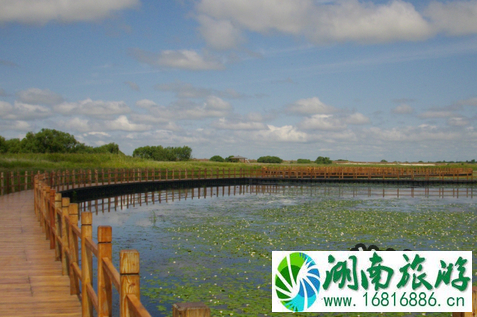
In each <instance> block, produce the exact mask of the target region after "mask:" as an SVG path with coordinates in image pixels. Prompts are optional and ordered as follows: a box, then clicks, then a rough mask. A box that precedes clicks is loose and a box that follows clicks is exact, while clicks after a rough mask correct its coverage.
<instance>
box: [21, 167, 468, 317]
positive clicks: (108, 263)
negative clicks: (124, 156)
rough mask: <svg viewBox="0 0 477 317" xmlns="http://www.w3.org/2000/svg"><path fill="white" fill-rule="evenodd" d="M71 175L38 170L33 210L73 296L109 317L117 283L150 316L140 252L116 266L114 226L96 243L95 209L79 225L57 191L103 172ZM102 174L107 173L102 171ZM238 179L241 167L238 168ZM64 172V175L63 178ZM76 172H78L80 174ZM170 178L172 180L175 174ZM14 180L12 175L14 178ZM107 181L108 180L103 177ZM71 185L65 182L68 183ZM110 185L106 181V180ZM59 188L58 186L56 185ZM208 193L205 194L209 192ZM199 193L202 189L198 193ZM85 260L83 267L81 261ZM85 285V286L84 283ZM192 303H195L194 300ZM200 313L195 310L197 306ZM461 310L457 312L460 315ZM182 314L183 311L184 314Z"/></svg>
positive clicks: (336, 173) (126, 254) (265, 171)
mask: <svg viewBox="0 0 477 317" xmlns="http://www.w3.org/2000/svg"><path fill="white" fill-rule="evenodd" d="M157 172H158V173H159V174H158V179H166V180H173V179H174V177H175V176H178V177H180V178H187V176H188V175H190V177H191V179H194V177H196V178H197V179H200V178H202V179H207V178H221V177H220V176H222V178H226V176H227V175H228V177H229V178H230V177H231V175H232V173H231V171H230V170H229V171H228V173H226V172H225V170H224V169H223V170H222V175H220V170H219V169H217V170H216V171H213V170H212V171H210V172H208V171H207V169H204V170H202V169H199V170H198V171H197V173H195V171H194V170H192V172H191V173H187V171H186V172H184V174H183V176H182V172H179V173H174V170H171V174H169V171H168V170H167V169H166V173H165V177H161V176H162V175H161V174H162V171H161V170H158V171H157ZM119 173H120V176H121V177H119V180H118V177H115V178H114V183H115V182H117V181H120V182H126V181H127V182H129V181H130V180H132V181H149V180H151V177H150V176H149V175H150V174H149V172H146V173H145V174H142V172H141V171H139V170H132V171H126V170H123V171H120V172H119ZM155 173H156V171H154V170H153V171H152V179H153V180H154V179H157V178H156V176H155ZM469 173H470V174H471V173H472V170H470V171H469V170H466V169H451V168H448V169H441V170H436V171H430V170H429V169H396V168H355V169H352V168H345V167H324V168H321V167H314V168H296V167H294V168H292V167H289V168H285V169H283V168H268V167H264V168H262V169H261V170H258V169H255V170H248V171H244V170H243V169H242V168H241V169H240V171H239V177H247V176H249V177H263V178H270V177H282V178H292V177H296V178H313V179H314V178H317V177H324V178H344V177H356V178H362V177H366V178H375V177H383V178H405V177H409V178H412V179H414V177H425V179H429V178H430V177H453V178H457V179H459V177H463V176H466V175H467V177H469ZM68 175H69V173H63V174H61V173H57V174H55V173H51V174H48V173H44V174H39V173H37V174H36V175H35V176H34V177H33V178H34V185H33V191H34V210H35V215H36V216H37V217H38V219H39V221H40V225H41V227H42V228H43V230H44V232H45V237H46V239H49V240H50V247H51V248H52V249H55V254H56V257H57V260H59V261H61V262H62V271H63V274H64V275H69V276H70V285H71V287H70V291H71V294H76V295H77V296H78V297H79V298H80V300H81V302H82V309H83V316H93V309H95V310H96V311H97V312H98V316H109V315H110V312H111V306H112V305H111V301H112V299H111V298H112V296H111V294H112V291H111V289H112V286H114V287H115V288H116V289H117V290H118V292H119V293H120V312H121V314H120V317H123V316H137V317H150V314H149V313H148V312H147V310H146V309H145V308H144V306H143V305H142V304H141V302H140V291H139V282H140V278H139V253H138V252H137V251H136V250H122V251H121V252H120V266H119V271H118V270H117V269H116V267H115V266H114V265H113V263H112V260H111V251H112V249H111V246H112V244H111V239H112V235H111V227H108V226H99V227H98V243H96V242H94V240H93V238H92V231H91V230H92V214H91V212H83V213H82V217H81V222H82V225H81V227H78V218H79V216H78V205H77V204H70V202H69V199H67V198H62V197H61V194H59V193H57V192H56V190H55V188H56V189H60V188H63V189H64V188H68V186H69V183H68V182H69V181H72V184H71V186H72V188H74V186H78V187H81V186H82V187H85V186H91V185H92V184H99V178H98V177H99V176H98V175H99V173H95V176H94V182H93V177H92V173H91V172H90V171H89V172H86V171H79V172H78V174H76V173H75V171H73V172H72V173H71V175H72V177H69V176H68ZM101 175H103V174H101ZM107 175H108V183H110V182H111V177H110V176H111V173H110V172H109V171H108V173H107ZM233 175H234V177H235V175H236V171H235V169H234V173H233ZM60 176H61V177H60ZM76 176H78V177H77V178H76ZM169 176H171V177H172V178H170V177H169ZM12 179H13V178H12ZM102 182H103V179H102ZM65 183H66V186H65ZM104 183H105V182H104ZM51 186H54V187H55V188H52V187H51ZM204 194H206V192H204ZM199 195H200V192H199ZM79 241H81V255H80V254H79V252H78V251H79V247H78V245H79ZM92 255H94V256H96V258H97V261H98V265H97V267H98V274H97V278H98V282H97V283H96V284H97V286H98V287H97V288H98V290H97V292H96V291H95V290H94V288H93V281H92V279H93V271H92V270H93V265H92ZM79 263H81V266H80V265H79ZM80 284H81V285H82V287H81V288H80V286H79V285H80ZM475 294H476V290H475V288H474V289H473V305H474V308H473V309H474V313H475V310H476V307H475V306H476V305H477V299H476V295H475ZM191 305H192V304H191ZM199 306H200V309H197V311H200V314H199V315H197V316H204V317H206V316H210V309H209V308H208V307H207V306H205V305H203V304H200V305H199ZM191 307H192V306H190V305H188V304H184V305H173V310H174V314H175V313H176V312H177V314H178V316H179V315H180V314H182V313H181V312H183V311H185V310H187V309H191ZM194 311H195V310H194ZM455 314H458V313H455ZM463 314H464V315H455V316H464V317H467V316H471V315H467V313H463ZM180 316H182V315H180Z"/></svg>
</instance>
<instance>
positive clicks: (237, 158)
mask: <svg viewBox="0 0 477 317" xmlns="http://www.w3.org/2000/svg"><path fill="white" fill-rule="evenodd" d="M230 161H231V162H241V163H248V162H249V161H248V159H247V158H246V157H243V156H240V155H236V156H233V157H231V158H230Z"/></svg>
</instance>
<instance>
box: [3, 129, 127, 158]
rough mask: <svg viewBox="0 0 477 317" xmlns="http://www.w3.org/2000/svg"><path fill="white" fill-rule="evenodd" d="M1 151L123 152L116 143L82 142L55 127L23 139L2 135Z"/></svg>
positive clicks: (29, 133)
mask: <svg viewBox="0 0 477 317" xmlns="http://www.w3.org/2000/svg"><path fill="white" fill-rule="evenodd" d="M0 153H112V154H123V153H122V152H121V151H120V150H119V146H118V145H117V144H116V143H109V144H105V145H101V146H97V147H93V146H89V145H86V144H84V143H81V142H79V141H77V140H76V139H75V137H74V136H73V135H71V134H69V133H66V132H62V131H57V130H54V129H41V131H40V132H37V133H33V132H28V133H27V134H26V135H25V137H24V138H23V139H21V140H20V139H9V140H6V139H5V138H4V137H3V136H0Z"/></svg>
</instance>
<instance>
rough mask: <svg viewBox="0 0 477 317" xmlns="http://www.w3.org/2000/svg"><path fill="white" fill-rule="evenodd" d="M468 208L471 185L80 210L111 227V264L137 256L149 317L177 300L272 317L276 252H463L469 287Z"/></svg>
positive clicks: (343, 189)
mask: <svg viewBox="0 0 477 317" xmlns="http://www.w3.org/2000/svg"><path fill="white" fill-rule="evenodd" d="M204 198H205V199H204ZM476 202H477V197H475V196H474V188H472V187H469V188H463V187H460V188H457V187H456V188H442V187H435V188H408V187H383V186H375V187H369V186H357V185H355V186H353V185H347V186H343V185H340V186H338V185H336V186H333V185H329V184H327V185H326V186H324V185H312V186H293V185H285V186H278V185H268V186H252V185H250V186H245V185H242V186H231V187H213V188H196V189H190V190H181V191H179V190H175V191H172V190H171V191H162V192H154V193H143V194H135V195H126V196H120V197H117V198H109V199H103V200H99V201H92V202H86V203H83V206H82V207H83V208H85V209H89V210H92V211H93V212H96V214H95V215H94V219H93V224H94V226H98V225H110V226H112V227H113V254H114V257H115V259H114V261H115V263H118V259H117V258H118V253H119V250H121V249H132V248H133V249H137V250H138V251H139V252H140V254H141V290H142V292H141V296H142V297H141V299H142V302H143V303H144V304H145V306H146V307H147V309H148V310H149V312H150V313H151V314H152V315H153V316H170V315H171V311H172V309H171V305H172V304H173V303H177V302H182V301H187V302H197V301H200V302H204V303H206V304H207V305H208V306H209V307H211V309H212V315H213V316H221V315H224V316H231V315H233V316H270V315H272V316H279V315H280V314H277V313H271V312H270V311H271V278H270V277H271V251H275V250H295V251H306V250H317V251H321V250H323V251H325V250H334V251H346V250H349V249H350V248H351V247H353V246H354V245H355V244H356V243H359V242H361V243H364V244H366V245H370V244H375V245H377V246H379V247H380V248H383V249H385V248H388V247H392V248H394V249H396V250H403V249H411V250H415V251H434V250H449V251H457V250H465V251H469V250H471V251H473V268H472V269H473V272H472V276H473V278H472V283H473V285H477V258H476V254H477V243H476V241H477V233H476V226H477V204H476ZM94 232H95V231H94ZM282 315H284V314H282ZM302 315H303V316H305V315H306V314H300V313H296V314H295V315H294V316H302ZM376 315H377V314H376V313H345V314H343V313H341V314H338V313H336V314H335V313H331V314H330V313H328V314H321V315H320V314H314V316H376ZM378 315H379V314H378ZM386 315H387V316H422V315H423V314H422V313H415V314H408V313H394V314H390V313H387V314H386ZM286 316H290V315H289V314H287V315H286ZM306 316H309V314H308V315H306ZM432 316H451V314H450V313H441V314H439V313H433V314H432Z"/></svg>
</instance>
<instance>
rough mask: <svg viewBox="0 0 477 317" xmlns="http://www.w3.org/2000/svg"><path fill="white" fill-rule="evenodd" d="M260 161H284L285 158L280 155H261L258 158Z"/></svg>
mask: <svg viewBox="0 0 477 317" xmlns="http://www.w3.org/2000/svg"><path fill="white" fill-rule="evenodd" d="M257 162H258V163H278V164H280V163H282V162H283V160H282V159H281V158H279V157H278V156H261V157H259V158H258V160H257Z"/></svg>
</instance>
